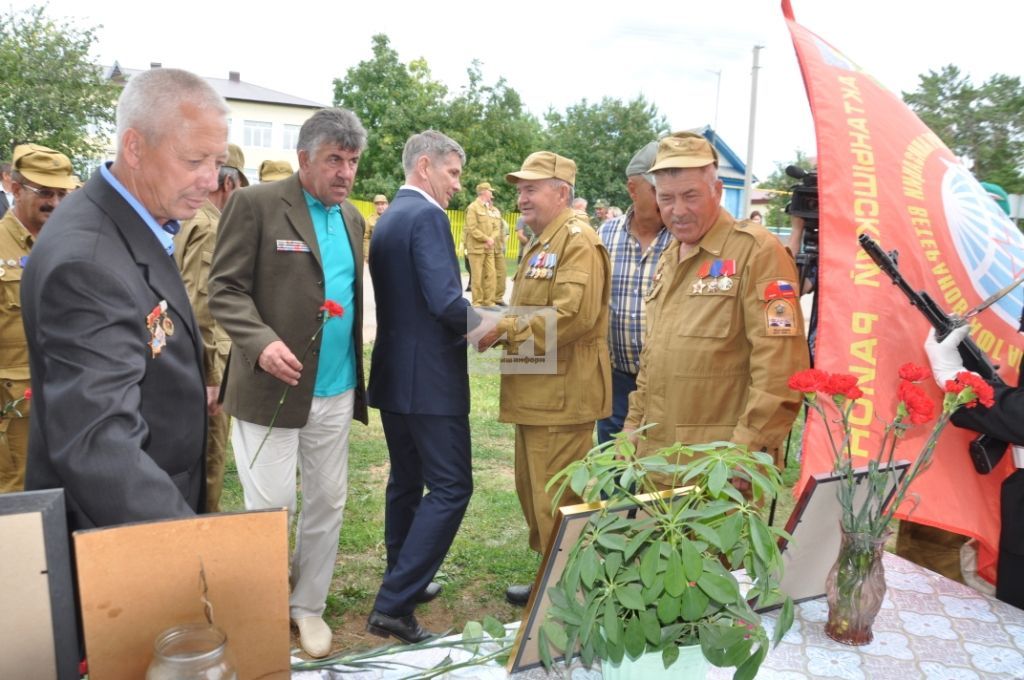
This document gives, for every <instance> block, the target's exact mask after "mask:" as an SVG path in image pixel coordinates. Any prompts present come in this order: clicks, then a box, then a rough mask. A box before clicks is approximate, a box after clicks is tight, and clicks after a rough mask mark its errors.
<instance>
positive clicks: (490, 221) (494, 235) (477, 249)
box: [462, 198, 502, 253]
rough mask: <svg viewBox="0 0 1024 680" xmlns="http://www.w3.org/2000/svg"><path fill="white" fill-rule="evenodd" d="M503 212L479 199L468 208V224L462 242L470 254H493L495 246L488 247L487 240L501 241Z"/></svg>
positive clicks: (463, 232)
mask: <svg viewBox="0 0 1024 680" xmlns="http://www.w3.org/2000/svg"><path fill="white" fill-rule="evenodd" d="M501 225H502V219H501V211H500V210H498V209H497V208H495V207H494V206H493V205H487V204H485V203H484V202H483V201H481V200H480V199H479V198H477V199H476V200H475V201H473V202H472V203H470V204H469V207H467V208H466V224H465V226H464V227H463V228H462V241H463V243H464V244H465V246H466V252H469V253H491V252H494V248H495V246H492V247H491V248H488V247H487V239H492V240H494V241H495V242H497V241H500V240H501ZM495 245H497V244H495Z"/></svg>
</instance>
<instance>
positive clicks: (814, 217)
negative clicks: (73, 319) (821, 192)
mask: <svg viewBox="0 0 1024 680" xmlns="http://www.w3.org/2000/svg"><path fill="white" fill-rule="evenodd" d="M786 174H787V175H789V176H790V177H792V178H793V179H798V180H800V183H799V184H794V185H793V186H791V187H790V191H791V192H792V198H791V199H790V201H789V203H788V204H787V205H786V212H787V213H788V214H790V215H793V216H794V217H802V218H803V220H804V232H803V239H802V240H801V242H800V252H799V253H797V255H796V263H797V265H799V266H800V267H801V270H803V268H804V267H805V266H806V265H812V266H813V265H814V264H815V261H816V260H817V257H818V216H819V213H818V173H817V172H814V171H808V170H804V169H803V168H801V167H799V166H797V165H790V166H789V167H787V168H786Z"/></svg>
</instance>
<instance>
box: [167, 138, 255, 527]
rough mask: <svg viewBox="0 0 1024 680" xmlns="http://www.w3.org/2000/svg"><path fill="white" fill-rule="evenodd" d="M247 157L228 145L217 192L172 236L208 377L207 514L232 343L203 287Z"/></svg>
mask: <svg viewBox="0 0 1024 680" xmlns="http://www.w3.org/2000/svg"><path fill="white" fill-rule="evenodd" d="M244 168H245V156H244V155H243V154H242V149H240V148H239V147H238V145H236V144H228V160H227V163H225V164H224V165H223V166H222V167H221V169H220V174H219V175H218V177H217V190H216V191H214V192H213V193H211V194H210V195H209V197H208V198H207V199H206V203H204V204H203V206H202V207H201V208H199V212H197V213H196V216H195V217H193V218H192V219H190V220H188V221H186V222H182V224H181V229H180V230H179V231H178V233H177V234H175V236H174V263H175V264H177V265H178V269H179V270H180V271H181V279H182V281H183V282H184V283H185V290H186V291H187V292H188V299H189V301H190V302H191V303H192V309H193V310H194V311H195V314H196V321H197V322H198V323H199V332H200V333H201V334H202V336H203V375H205V376H206V408H207V414H208V416H209V418H208V421H207V422H208V423H209V425H208V429H207V432H206V511H207V512H220V495H221V490H222V489H223V486H224V457H225V455H226V454H227V448H228V429H229V427H230V423H229V418H228V414H226V413H224V411H223V410H222V409H221V407H220V404H219V403H218V397H219V395H220V384H221V378H222V377H223V376H224V367H225V366H226V365H227V361H228V352H229V351H230V350H231V338H229V337H228V334H227V332H226V331H225V330H224V329H223V328H221V325H220V324H219V323H217V322H216V321H215V320H214V318H213V315H212V314H210V306H209V293H208V291H207V287H206V283H207V280H208V279H209V276H210V263H212V262H213V249H214V246H215V245H216V244H217V224H218V222H220V211H221V210H223V209H224V206H225V204H227V202H228V197H229V196H231V194H232V193H233V192H234V191H235V189H240V188H242V187H247V186H249V178H248V177H246V176H245V173H244V172H243V169H244Z"/></svg>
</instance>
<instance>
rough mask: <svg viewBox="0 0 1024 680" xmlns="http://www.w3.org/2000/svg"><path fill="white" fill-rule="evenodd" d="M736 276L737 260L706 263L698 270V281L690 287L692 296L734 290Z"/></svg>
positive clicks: (718, 260)
mask: <svg viewBox="0 0 1024 680" xmlns="http://www.w3.org/2000/svg"><path fill="white" fill-rule="evenodd" d="M733 276H736V260H723V259H720V258H719V259H714V260H709V261H707V262H704V263H703V264H702V265H701V266H700V269H698V270H697V280H696V281H694V282H693V285H692V286H691V287H690V294H691V295H704V294H707V293H717V292H719V291H722V292H725V291H728V290H729V289H731V288H732V286H733V280H732V278H730V277H733Z"/></svg>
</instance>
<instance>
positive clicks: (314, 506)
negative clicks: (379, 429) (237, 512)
mask: <svg viewBox="0 0 1024 680" xmlns="http://www.w3.org/2000/svg"><path fill="white" fill-rule="evenodd" d="M354 398H355V390H349V391H347V392H343V393H342V394H339V395H337V396H334V397H313V404H312V406H311V407H310V409H309V421H308V422H307V423H306V425H305V426H304V427H301V428H279V427H275V428H274V429H273V430H271V432H270V437H269V438H268V439H267V442H266V444H264V445H263V450H262V451H260V454H259V456H258V457H257V459H256V464H255V465H254V466H253V467H252V468H251V469H250V468H249V461H250V460H251V459H252V457H253V456H254V455H255V454H256V451H257V449H259V446H260V442H262V441H263V437H264V436H265V435H266V434H267V429H268V428H267V427H265V426H263V425H256V424H254V423H247V422H245V421H242V420H238V419H235V426H234V427H233V428H232V429H231V445H232V447H233V448H234V453H235V465H236V466H237V467H238V478H239V480H240V481H241V483H242V490H243V491H244V493H245V507H246V509H248V510H261V509H264V508H280V507H286V508H288V519H289V526H291V520H292V518H294V517H295V508H296V483H295V472H296V469H298V473H299V476H300V478H301V485H302V512H301V513H300V514H299V518H298V527H297V528H296V532H295V552H294V553H292V559H291V586H292V592H291V598H290V600H289V605H290V613H291V617H292V618H293V619H298V618H302V617H304V616H322V615H323V613H324V608H325V606H326V602H327V593H328V591H329V590H330V587H331V578H332V577H333V576H334V563H335V561H336V560H337V558H338V537H339V535H340V534H341V519H342V511H343V510H344V509H345V498H346V497H347V496H348V436H349V430H350V429H351V425H352V408H353V403H354Z"/></svg>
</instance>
